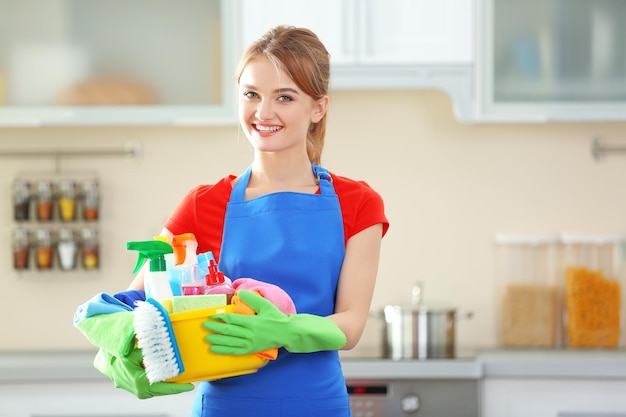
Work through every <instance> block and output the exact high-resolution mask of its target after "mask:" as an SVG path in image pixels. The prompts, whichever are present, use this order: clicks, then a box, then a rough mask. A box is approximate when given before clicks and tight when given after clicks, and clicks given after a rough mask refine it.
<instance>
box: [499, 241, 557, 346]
mask: <svg viewBox="0 0 626 417" xmlns="http://www.w3.org/2000/svg"><path fill="white" fill-rule="evenodd" d="M557 249H558V236H556V235H506V234H499V235H497V236H496V261H497V262H496V275H497V278H498V291H497V294H498V297H499V299H498V300H497V305H499V306H500V310H499V312H500V314H499V315H498V321H499V334H500V341H501V344H502V346H504V347H512V348H552V347H555V346H556V345H558V344H559V340H560V330H561V328H560V316H559V308H558V267H557V259H558V258H557V254H558V253H557Z"/></svg>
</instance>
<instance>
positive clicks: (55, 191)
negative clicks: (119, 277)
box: [12, 172, 100, 272]
mask: <svg viewBox="0 0 626 417" xmlns="http://www.w3.org/2000/svg"><path fill="white" fill-rule="evenodd" d="M98 184H99V181H98V178H97V177H96V176H95V175H93V174H90V173H65V174H59V173H45V172H43V173H30V174H21V175H18V176H17V177H16V178H14V180H13V184H12V202H13V220H14V228H13V236H12V251H13V256H12V258H13V267H14V269H15V270H16V271H20V272H25V271H39V272H43V271H52V270H61V271H73V270H96V269H98V268H99V264H100V262H99V242H98V236H99V227H98V224H99V218H100V212H99V205H100V191H99V186H98Z"/></svg>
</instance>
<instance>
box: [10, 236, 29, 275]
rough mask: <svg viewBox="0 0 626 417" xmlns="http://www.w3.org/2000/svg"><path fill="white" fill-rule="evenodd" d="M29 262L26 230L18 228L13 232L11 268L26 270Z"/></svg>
mask: <svg viewBox="0 0 626 417" xmlns="http://www.w3.org/2000/svg"><path fill="white" fill-rule="evenodd" d="M29 260H30V241H29V233H28V230H27V229H24V228H21V227H18V228H17V229H15V230H14V231H13V267H14V268H15V269H19V270H23V269H28V265H29Z"/></svg>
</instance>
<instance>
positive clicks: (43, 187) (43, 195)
mask: <svg viewBox="0 0 626 417" xmlns="http://www.w3.org/2000/svg"><path fill="white" fill-rule="evenodd" d="M37 220H39V221H40V222H49V221H51V220H52V182H51V181H50V180H40V181H38V182H37Z"/></svg>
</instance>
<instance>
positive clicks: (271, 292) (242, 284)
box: [233, 278, 296, 314]
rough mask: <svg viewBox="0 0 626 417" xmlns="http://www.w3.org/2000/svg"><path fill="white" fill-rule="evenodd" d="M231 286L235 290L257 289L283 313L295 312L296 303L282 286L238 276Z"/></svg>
mask: <svg viewBox="0 0 626 417" xmlns="http://www.w3.org/2000/svg"><path fill="white" fill-rule="evenodd" d="M233 288H234V289H235V291H236V290H248V291H257V292H258V293H259V294H260V295H261V296H262V297H263V298H265V299H267V300H269V301H271V302H272V304H274V305H275V306H276V307H278V309H279V310H280V311H282V312H283V313H285V314H296V305H295V304H294V303H293V300H292V299H291V297H290V296H289V294H287V293H286V292H285V290H283V289H282V288H280V287H278V286H276V285H274V284H269V283H267V282H263V281H258V280H256V279H252V278H239V279H236V280H234V281H233Z"/></svg>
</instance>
